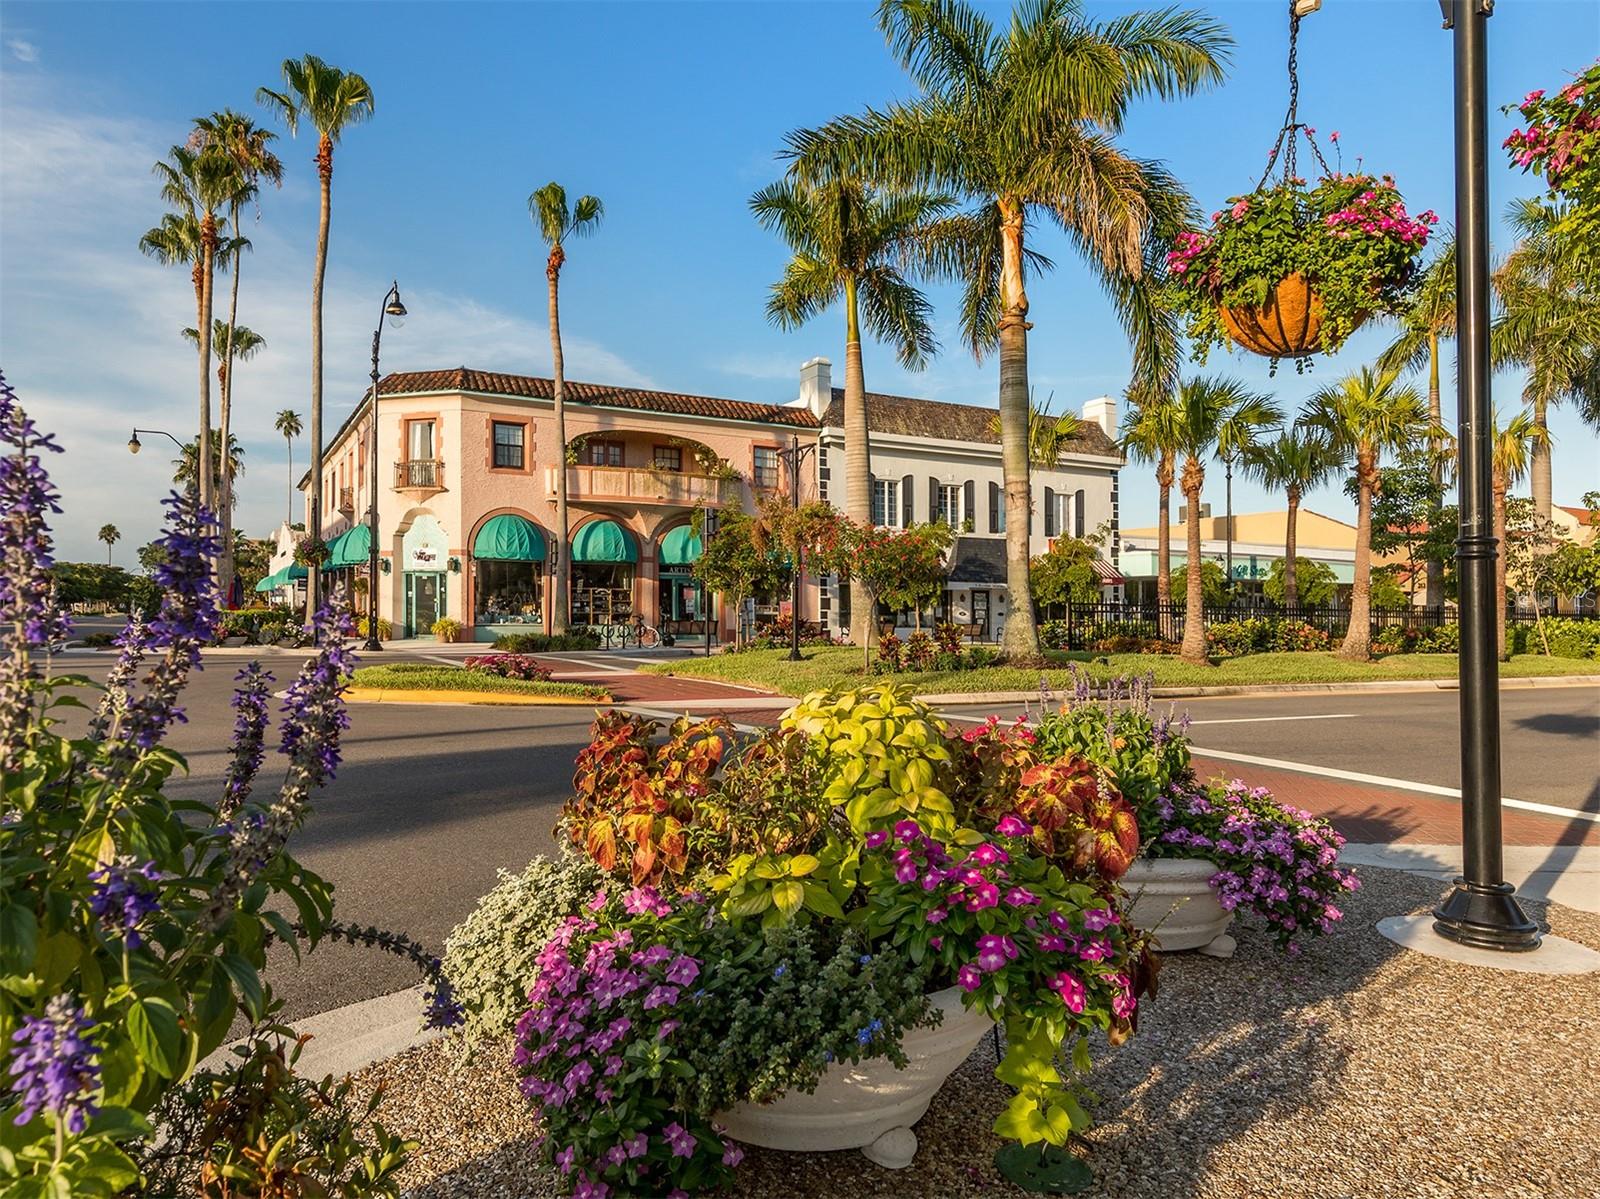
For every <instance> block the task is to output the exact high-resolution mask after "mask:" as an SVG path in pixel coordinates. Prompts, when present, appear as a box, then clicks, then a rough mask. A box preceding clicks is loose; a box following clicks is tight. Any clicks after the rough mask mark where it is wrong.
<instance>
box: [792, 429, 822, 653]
mask: <svg viewBox="0 0 1600 1199" xmlns="http://www.w3.org/2000/svg"><path fill="white" fill-rule="evenodd" d="M816 448H817V447H816V446H815V445H801V444H800V438H799V437H798V436H797V435H795V434H790V436H789V449H788V451H787V455H786V456H787V457H788V459H789V509H790V511H795V510H798V509H799V507H800V463H801V462H802V461H803V460H804V458H805V456H806V455H807V454H810V453H814V452H815V451H816ZM804 570H805V556H804V554H802V552H801V550H800V547H799V546H798V545H796V546H795V547H794V578H793V580H792V581H791V583H790V593H789V608H790V614H789V661H791V662H803V661H805V659H804V657H803V656H802V655H801V653H800V579H801V575H802V574H803V573H804Z"/></svg>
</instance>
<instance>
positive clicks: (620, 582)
mask: <svg viewBox="0 0 1600 1199" xmlns="http://www.w3.org/2000/svg"><path fill="white" fill-rule="evenodd" d="M571 545H572V549H571V555H572V576H571V577H572V623H573V624H575V625H604V624H630V623H632V622H633V620H634V616H635V614H636V613H637V612H638V607H637V603H636V599H635V595H634V591H635V583H636V581H637V579H638V577H639V562H640V554H639V538H638V536H637V534H635V533H633V532H632V531H631V530H629V529H628V528H627V527H626V526H625V525H624V524H623V522H622V520H620V519H618V518H616V517H611V516H594V517H590V518H589V519H588V520H585V521H584V522H583V523H582V524H580V525H578V526H576V527H575V528H574V529H573V530H572V536H571Z"/></svg>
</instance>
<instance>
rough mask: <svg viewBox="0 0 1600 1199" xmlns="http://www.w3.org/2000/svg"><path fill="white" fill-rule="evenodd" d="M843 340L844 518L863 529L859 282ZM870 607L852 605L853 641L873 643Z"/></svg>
mask: <svg viewBox="0 0 1600 1199" xmlns="http://www.w3.org/2000/svg"><path fill="white" fill-rule="evenodd" d="M844 304H845V340H844V493H845V515H846V516H848V517H849V518H850V519H851V520H852V521H854V522H855V523H856V524H858V525H860V526H862V527H863V528H864V527H866V526H868V525H870V524H871V523H872V449H871V445H870V442H869V438H870V437H871V430H870V429H869V428H868V425H867V384H866V379H865V377H864V375H863V373H862V369H861V316H860V311H859V308H858V306H857V302H856V281H855V279H854V278H853V277H849V278H846V279H845V284H844ZM872 617H873V612H872V609H871V606H870V605H868V604H867V602H866V595H865V593H863V594H862V595H861V597H860V602H853V603H851V605H850V640H851V641H854V642H855V643H856V644H857V645H860V646H866V645H868V644H869V643H870V642H871V639H872V630H873V626H874V624H875V623H876V622H875V621H874V620H873V619H872Z"/></svg>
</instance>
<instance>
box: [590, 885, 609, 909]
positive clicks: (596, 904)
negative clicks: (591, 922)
mask: <svg viewBox="0 0 1600 1199" xmlns="http://www.w3.org/2000/svg"><path fill="white" fill-rule="evenodd" d="M585 906H587V907H588V909H589V910H590V911H591V912H598V911H599V910H600V909H601V908H603V907H605V906H606V893H605V889H604V888H601V889H600V890H598V891H596V892H595V893H594V898H593V899H591V900H590V901H589V902H588V904H587V905H585Z"/></svg>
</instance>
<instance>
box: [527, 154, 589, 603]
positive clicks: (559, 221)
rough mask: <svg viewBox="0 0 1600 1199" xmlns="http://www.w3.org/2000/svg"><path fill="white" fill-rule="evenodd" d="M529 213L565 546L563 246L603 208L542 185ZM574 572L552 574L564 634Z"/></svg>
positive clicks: (565, 560) (567, 559)
mask: <svg viewBox="0 0 1600 1199" xmlns="http://www.w3.org/2000/svg"><path fill="white" fill-rule="evenodd" d="M528 215H529V216H531V217H532V218H533V223H534V224H535V225H537V226H538V227H539V236H540V237H542V238H543V239H544V244H545V245H547V246H549V247H550V253H549V254H548V256H546V258H545V264H544V277H545V282H546V283H547V284H548V285H549V289H550V374H551V378H552V379H553V384H552V390H553V392H554V393H555V410H556V445H557V447H558V448H559V451H560V457H559V458H558V459H557V461H559V462H560V463H562V467H561V469H560V470H558V471H556V480H557V482H556V526H557V528H558V529H559V530H560V534H559V535H560V537H561V544H562V546H563V547H564V546H566V544H567V470H566V466H565V463H566V455H567V409H566V400H567V376H566V367H565V363H564V362H563V361H562V357H561V267H562V264H563V263H565V262H566V261H567V251H566V248H565V243H566V241H567V239H568V238H571V237H584V236H586V235H588V234H590V233H593V232H594V231H595V230H596V229H598V228H599V227H600V218H601V217H603V216H604V215H605V206H604V205H603V204H601V203H600V201H599V199H598V198H597V197H595V196H579V197H578V202H577V204H575V205H573V206H572V207H571V208H569V207H568V206H567V191H566V188H564V187H562V186H561V185H560V184H559V183H555V182H550V183H546V184H545V185H544V186H543V187H541V188H540V189H539V190H538V191H536V192H534V193H533V194H532V195H531V196H529V197H528ZM571 569H572V556H571V555H570V554H563V555H562V559H561V562H560V564H559V567H558V569H557V570H556V578H555V585H556V593H555V597H554V599H555V604H554V607H553V608H552V610H551V617H550V630H551V632H554V633H564V632H566V631H567V574H568V572H569V571H570V570H571Z"/></svg>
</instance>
